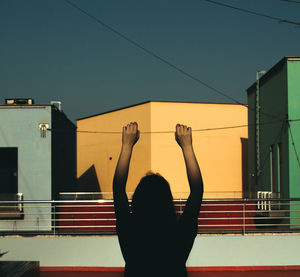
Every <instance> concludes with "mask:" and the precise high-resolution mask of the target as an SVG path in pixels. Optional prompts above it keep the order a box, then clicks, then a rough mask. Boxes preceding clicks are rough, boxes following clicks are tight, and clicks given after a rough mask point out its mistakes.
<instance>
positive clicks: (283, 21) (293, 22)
mask: <svg viewBox="0 0 300 277" xmlns="http://www.w3.org/2000/svg"><path fill="white" fill-rule="evenodd" d="M205 1H206V2H209V3H212V4H215V5H219V6H223V7H226V8H230V9H234V10H237V11H240V12H244V13H249V14H253V15H256V16H260V17H264V18H268V19H271V20H276V21H277V22H278V23H288V24H293V25H297V26H300V22H296V21H292V20H288V19H282V18H279V17H275V16H271V15H267V14H262V13H259V12H256V11H250V10H247V9H243V8H239V7H235V6H232V5H228V4H225V3H221V2H217V1H213V0H205ZM287 2H297V3H298V1H287ZM299 3H300V2H299Z"/></svg>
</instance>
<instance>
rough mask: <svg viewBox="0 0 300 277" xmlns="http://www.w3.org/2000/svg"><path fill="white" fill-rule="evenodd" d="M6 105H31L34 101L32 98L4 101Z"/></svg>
mask: <svg viewBox="0 0 300 277" xmlns="http://www.w3.org/2000/svg"><path fill="white" fill-rule="evenodd" d="M5 104H6V105H32V104H34V100H33V99H32V98H14V99H5Z"/></svg>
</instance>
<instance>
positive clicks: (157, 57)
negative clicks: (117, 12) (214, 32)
mask: <svg viewBox="0 0 300 277" xmlns="http://www.w3.org/2000/svg"><path fill="white" fill-rule="evenodd" d="M63 1H65V2H66V3H67V4H69V5H70V6H72V7H73V8H75V9H77V10H79V11H80V12H81V13H83V14H85V15H86V16H88V17H89V18H91V19H93V20H94V21H96V22H97V23H98V24H100V25H102V26H103V27H105V28H106V29H108V30H109V31H111V32H113V33H115V34H116V35H118V36H120V37H121V38H123V39H125V40H126V41H128V42H129V43H130V44H132V45H134V46H135V47H137V48H139V49H141V50H142V51H144V52H145V53H147V54H148V55H150V56H152V57H153V58H155V59H157V60H159V61H160V62H162V63H164V64H166V65H168V66H170V67H171V68H173V69H175V70H176V71H178V72H180V73H181V74H183V75H185V76H186V77H188V78H190V79H192V80H194V81H196V82H198V83H200V84H201V85H203V86H205V87H207V88H208V89H210V90H212V91H214V92H216V93H218V94H220V95H222V96H223V97H225V98H227V99H229V100H231V101H233V102H235V103H236V104H239V105H241V106H244V107H246V108H248V109H250V110H253V111H255V109H253V108H250V107H248V105H247V104H243V103H241V102H240V101H238V100H236V99H235V98H233V97H231V96H229V95H227V94H225V93H224V92H222V91H220V90H219V89H217V88H215V87H213V86H211V85H209V84H207V83H206V82H204V81H202V80H200V79H199V78H197V77H195V76H194V75H192V74H191V73H189V72H187V71H185V70H184V69H182V68H181V67H179V66H177V65H175V64H173V63H171V62H169V61H168V60H167V59H165V58H163V57H161V56H159V55H157V54H155V53H154V52H153V51H151V50H149V49H148V48H146V47H145V46H143V45H141V44H140V43H138V42H136V41H135V40H133V39H131V38H129V37H128V36H126V35H125V34H123V33H121V32H120V31H118V30H116V29H115V28H113V27H112V26H110V25H108V24H107V23H105V22H104V21H103V20H101V19H99V18H98V17H96V16H94V15H92V14H90V13H89V12H88V11H86V10H84V9H82V8H81V7H79V6H78V5H76V4H74V3H73V2H72V1H70V0H63ZM260 113H262V114H265V115H266V116H269V117H272V118H275V119H281V118H279V117H277V116H274V115H271V114H267V113H264V112H262V111H261V112H260Z"/></svg>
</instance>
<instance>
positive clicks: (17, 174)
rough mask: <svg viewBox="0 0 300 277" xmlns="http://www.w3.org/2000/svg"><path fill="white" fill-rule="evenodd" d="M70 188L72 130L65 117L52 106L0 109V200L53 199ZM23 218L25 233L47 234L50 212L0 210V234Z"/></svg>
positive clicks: (47, 208)
mask: <svg viewBox="0 0 300 277" xmlns="http://www.w3.org/2000/svg"><path fill="white" fill-rule="evenodd" d="M75 184H76V126H75V125H74V124H73V123H72V122H71V121H70V120H69V119H68V118H67V117H66V115H65V114H64V113H63V112H62V111H61V110H60V109H59V108H57V107H56V106H55V105H36V104H12V105H0V201H5V200H16V199H20V197H21V198H22V199H23V200H30V201H31V200H54V199H57V198H58V193H59V192H60V191H73V190H74V186H75ZM11 208H12V206H11ZM36 214H40V215H42V216H40V215H39V216H37V215H36ZM7 218H9V219H11V220H10V221H7V220H6V222H5V223H4V221H1V219H7ZM24 218H26V219H27V225H26V228H28V230H32V229H34V230H49V228H50V229H51V218H52V208H51V207H50V206H49V204H48V205H42V206H39V207H37V206H36V207H35V205H34V204H28V205H26V204H24V205H23V206H22V207H20V206H18V207H16V209H8V208H7V209H5V207H0V230H2V231H3V230H6V229H7V230H10V229H14V230H18V229H23V228H25V225H24V223H23V220H22V219H24ZM28 219H30V220H28ZM28 222H31V223H30V224H29V223H28ZM23 225H24V226H23ZM31 226H33V227H31ZM26 228H25V229H26ZM25 229H24V230H25Z"/></svg>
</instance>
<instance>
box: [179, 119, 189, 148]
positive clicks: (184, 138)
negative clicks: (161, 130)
mask: <svg viewBox="0 0 300 277" xmlns="http://www.w3.org/2000/svg"><path fill="white" fill-rule="evenodd" d="M175 139H176V141H177V143H178V144H179V146H180V147H181V148H185V147H188V146H192V128H191V127H187V126H186V125H182V124H179V123H178V124H176V131H175Z"/></svg>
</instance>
